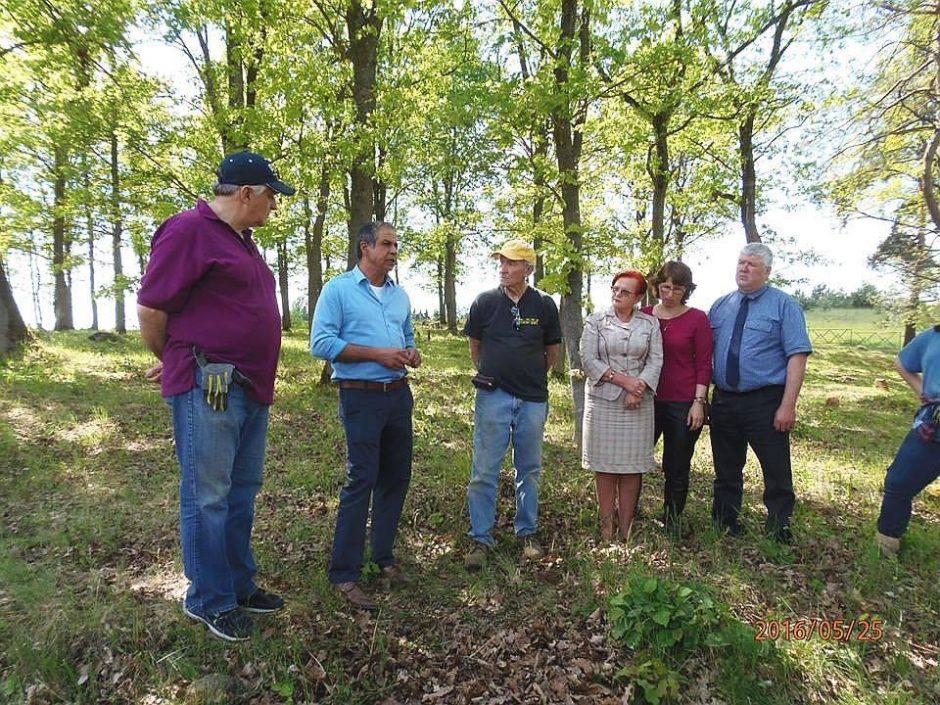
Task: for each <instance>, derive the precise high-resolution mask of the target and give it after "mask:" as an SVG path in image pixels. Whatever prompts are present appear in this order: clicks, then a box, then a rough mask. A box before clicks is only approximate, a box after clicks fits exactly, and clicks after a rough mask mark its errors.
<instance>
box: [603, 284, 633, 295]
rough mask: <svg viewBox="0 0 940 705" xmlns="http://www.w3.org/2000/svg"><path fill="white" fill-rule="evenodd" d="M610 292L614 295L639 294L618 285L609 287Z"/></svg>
mask: <svg viewBox="0 0 940 705" xmlns="http://www.w3.org/2000/svg"><path fill="white" fill-rule="evenodd" d="M610 293H612V294H613V295H614V296H639V294H638V293H636V292H635V291H630V289H621V288H620V287H619V286H612V287H610Z"/></svg>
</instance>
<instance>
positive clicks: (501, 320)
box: [463, 286, 561, 402]
mask: <svg viewBox="0 0 940 705" xmlns="http://www.w3.org/2000/svg"><path fill="white" fill-rule="evenodd" d="M515 307H516V304H514V303H513V302H512V299H510V298H509V297H508V296H506V294H504V293H503V291H502V289H491V290H490V291H484V292H483V293H482V294H480V295H479V296H478V297H477V298H476V301H474V302H473V305H472V306H471V307H470V315H469V316H467V323H466V325H465V326H464V328H463V333H464V335H466V336H468V337H470V338H473V339H475V340H479V341H480V372H482V373H483V374H485V375H489V376H491V377H493V378H495V379H496V384H497V385H498V386H499V388H500V389H503V390H505V391H507V392H509V393H510V394H512V395H513V396H515V397H519V398H520V399H524V400H525V401H538V402H542V401H548V370H547V369H546V361H545V346H547V345H554V344H556V343H560V342H561V321H559V319H558V307H557V306H555V302H554V301H553V300H552V298H551V297H550V296H549V295H548V294H546V293H545V292H543V291H539V290H538V289H534V288H533V287H531V286H529V287H526V290H525V292H524V293H523V294H522V298H521V299H519V304H518V308H519V312H518V316H517V315H516V312H515V311H514V310H513V309H514V308H515Z"/></svg>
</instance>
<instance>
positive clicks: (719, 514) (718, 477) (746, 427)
mask: <svg viewBox="0 0 940 705" xmlns="http://www.w3.org/2000/svg"><path fill="white" fill-rule="evenodd" d="M782 399H783V386H771V387H762V388H760V389H755V390H754V391H752V392H743V393H735V392H724V391H722V390H720V389H717V388H716V389H715V392H714V395H713V398H712V409H711V441H712V456H713V457H714V461H715V494H714V499H713V501H712V519H713V520H714V521H715V522H716V523H717V524H719V525H721V526H733V525H735V524H737V522H738V516H739V515H740V514H741V496H742V495H743V493H744V462H745V460H746V458H747V447H748V446H749V445H750V446H751V448H752V449H753V450H754V454H755V455H756V456H757V460H758V461H759V462H760V466H761V470H762V471H763V474H764V506H766V507H767V523H766V526H765V529H766V530H767V531H768V532H774V531H777V530H778V529H781V528H783V527H786V526H788V525H789V523H790V517H791V515H792V514H793V506H794V505H795V504H796V495H795V494H794V493H793V472H792V468H791V466H790V434H789V433H788V432H787V433H781V432H780V431H777V430H775V429H774V414H775V413H776V411H777V408H778V407H779V406H780V401H781V400H782Z"/></svg>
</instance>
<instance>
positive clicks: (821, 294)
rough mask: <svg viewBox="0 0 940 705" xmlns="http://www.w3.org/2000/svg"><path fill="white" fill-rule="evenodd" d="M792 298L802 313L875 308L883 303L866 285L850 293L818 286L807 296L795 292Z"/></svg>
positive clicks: (879, 296) (873, 286) (872, 285)
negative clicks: (813, 310)
mask: <svg viewBox="0 0 940 705" xmlns="http://www.w3.org/2000/svg"><path fill="white" fill-rule="evenodd" d="M793 298H795V299H796V300H797V301H798V302H799V304H800V306H801V307H802V308H803V310H804V311H809V310H811V309H814V308H821V309H830V308H843V309H846V308H847V309H854V308H876V307H878V306H880V305H881V304H882V303H883V301H882V296H881V294H880V293H879V291H878V289H877V288H875V285H874V284H867V283H866V284H862V285H861V286H860V287H858V289H856V290H855V291H851V292H846V291H843V290H841V289H840V290H838V291H836V290H833V289H830V288H829V287H828V286H826V285H825V284H819V285H817V286H815V287H813V290H812V291H811V292H810V293H808V294H806V293H803V291H801V290H797V291H796V292H795V293H794V294H793Z"/></svg>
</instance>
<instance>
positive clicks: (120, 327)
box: [111, 130, 127, 333]
mask: <svg viewBox="0 0 940 705" xmlns="http://www.w3.org/2000/svg"><path fill="white" fill-rule="evenodd" d="M123 239H124V217H123V216H122V214H121V170H120V168H119V165H118V137H117V133H116V132H114V131H113V130H112V132H111V260H112V266H113V268H114V330H115V331H117V332H118V333H126V332H127V321H126V319H125V311H124V290H125V289H124V262H123V260H122V258H121V245H122V240H123Z"/></svg>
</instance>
